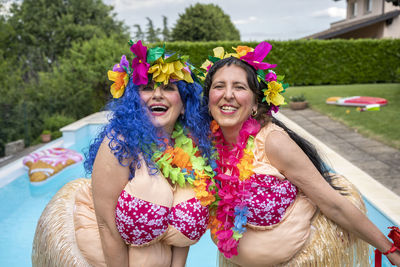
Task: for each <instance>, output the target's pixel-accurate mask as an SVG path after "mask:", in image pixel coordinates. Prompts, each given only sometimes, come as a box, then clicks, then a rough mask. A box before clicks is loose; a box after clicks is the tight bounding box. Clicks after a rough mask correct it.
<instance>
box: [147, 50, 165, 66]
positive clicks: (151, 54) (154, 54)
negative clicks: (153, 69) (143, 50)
mask: <svg viewBox="0 0 400 267" xmlns="http://www.w3.org/2000/svg"><path fill="white" fill-rule="evenodd" d="M164 52H165V49H164V48H163V47H153V48H149V49H148V50H147V62H148V63H150V64H153V62H154V61H156V60H157V59H159V58H160V57H162V55H163V54H164Z"/></svg>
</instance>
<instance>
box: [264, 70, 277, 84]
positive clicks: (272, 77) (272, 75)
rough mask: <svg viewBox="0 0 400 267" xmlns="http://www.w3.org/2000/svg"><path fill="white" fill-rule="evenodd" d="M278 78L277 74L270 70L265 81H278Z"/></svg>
mask: <svg viewBox="0 0 400 267" xmlns="http://www.w3.org/2000/svg"><path fill="white" fill-rule="evenodd" d="M276 79H277V77H276V74H275V72H273V71H270V72H268V73H267V74H266V75H265V81H267V82H272V81H275V82H276Z"/></svg>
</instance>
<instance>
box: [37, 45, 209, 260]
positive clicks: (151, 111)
mask: <svg viewBox="0 0 400 267" xmlns="http://www.w3.org/2000/svg"><path fill="white" fill-rule="evenodd" d="M131 51H132V52H133V54H134V58H133V61H132V64H131V66H130V64H129V62H128V60H127V59H126V57H125V56H122V58H121V61H120V63H119V64H116V65H115V66H114V68H113V70H112V71H109V72H108V77H109V79H110V80H112V81H113V82H114V83H113V85H112V86H111V94H112V95H113V100H112V101H110V103H109V105H108V107H109V109H110V111H111V113H110V120H109V123H108V124H107V125H106V126H105V127H104V128H103V130H102V131H101V133H100V134H99V135H98V136H97V138H96V139H95V140H94V142H93V143H92V145H91V146H90V149H89V154H88V157H87V159H86V162H85V168H86V170H87V171H89V172H91V173H92V180H91V183H90V182H89V181H88V180H87V179H80V180H77V181H74V182H71V183H72V184H71V183H70V184H67V185H66V186H64V188H63V189H61V190H60V191H63V190H64V191H65V190H70V191H73V192H74V197H73V200H72V202H73V206H74V208H73V215H71V217H73V228H74V231H73V232H74V233H75V236H74V239H75V240H74V242H72V248H71V246H70V245H65V243H63V242H61V243H63V244H64V245H60V244H59V241H57V242H58V243H57V242H56V241H54V243H57V244H54V245H52V244H49V243H48V240H49V238H47V237H48V236H49V232H52V230H51V229H50V230H49V229H47V230H43V228H49V227H51V226H48V225H49V224H48V220H49V219H48V218H49V217H57V215H56V214H55V211H54V210H56V208H54V207H55V206H56V205H58V204H57V200H59V199H60V198H62V197H63V195H62V194H60V192H59V193H58V194H57V195H56V196H55V197H54V198H53V200H52V201H51V202H50V203H49V204H48V207H46V209H45V211H44V212H43V214H42V216H41V218H40V220H39V223H38V227H37V231H36V236H35V240H34V248H33V253H32V262H33V265H46V266H50V265H58V266H59V265H68V264H73V265H75V263H76V262H84V263H85V264H90V265H92V266H184V265H185V262H186V257H187V253H188V248H189V246H190V245H192V244H194V243H196V242H197V241H198V240H199V239H200V237H201V236H202V235H203V234H204V232H205V231H206V229H207V224H208V220H209V213H208V207H207V206H208V205H209V204H210V203H211V202H213V201H214V200H215V199H214V196H213V195H212V194H211V193H208V191H207V190H206V187H208V186H209V184H208V183H209V181H212V177H213V176H214V173H213V170H212V167H211V166H210V163H211V160H210V156H211V145H210V143H209V141H208V136H209V116H208V113H207V107H206V106H205V105H204V103H203V100H202V87H201V85H200V84H199V83H198V82H195V81H198V78H197V77H196V76H195V75H194V72H193V71H192V69H193V67H192V66H190V65H189V64H188V63H187V57H183V56H182V57H181V56H178V55H177V54H173V55H170V56H167V55H166V54H165V50H164V48H161V47H154V48H147V47H145V46H143V45H142V43H141V41H138V42H137V43H135V44H133V43H131ZM83 180H85V181H83ZM74 183H75V184H74ZM77 184H79V185H77ZM65 188H69V189H65ZM64 195H68V194H64ZM58 202H59V201H58ZM49 206H50V207H49ZM51 207H53V208H51ZM51 209H52V210H53V211H49V210H51ZM58 217H59V216H58ZM53 232H54V231H53ZM74 246H75V247H76V248H73V247H74ZM57 249H58V250H57ZM68 249H69V251H67V252H66V251H64V250H68ZM49 250H51V251H52V252H49ZM57 255H58V256H57ZM60 255H68V256H67V258H68V259H60V257H62V256H60ZM52 258H58V260H59V261H58V262H56V261H53V259H52Z"/></svg>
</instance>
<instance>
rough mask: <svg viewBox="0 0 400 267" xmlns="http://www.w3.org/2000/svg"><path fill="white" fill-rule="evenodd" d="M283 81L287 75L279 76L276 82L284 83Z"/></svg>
mask: <svg viewBox="0 0 400 267" xmlns="http://www.w3.org/2000/svg"><path fill="white" fill-rule="evenodd" d="M283 79H285V75H278V76H276V81H277V82H281V81H283Z"/></svg>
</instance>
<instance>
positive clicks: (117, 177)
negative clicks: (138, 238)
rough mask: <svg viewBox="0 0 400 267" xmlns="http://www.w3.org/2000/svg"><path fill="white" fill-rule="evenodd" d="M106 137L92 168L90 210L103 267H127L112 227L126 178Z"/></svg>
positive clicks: (123, 249) (125, 251)
mask: <svg viewBox="0 0 400 267" xmlns="http://www.w3.org/2000/svg"><path fill="white" fill-rule="evenodd" d="M108 143H109V139H108V138H107V137H106V138H105V139H104V140H103V143H102V144H101V145H100V148H99V151H98V152H97V156H96V159H95V162H94V164H93V173H92V188H93V201H94V208H95V213H96V218H97V223H98V225H99V232H100V238H101V244H102V247H103V252H104V256H105V260H106V263H107V266H126V267H127V266H128V248H127V246H126V245H125V242H124V241H123V240H122V238H121V236H120V234H119V232H118V230H117V227H116V224H115V207H116V205H117V201H118V197H119V195H120V194H121V191H122V190H123V189H124V187H125V185H126V183H127V182H128V177H129V167H123V166H121V165H120V164H119V162H118V160H117V159H116V158H115V156H114V155H113V154H112V152H111V150H110V148H109V146H108Z"/></svg>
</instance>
